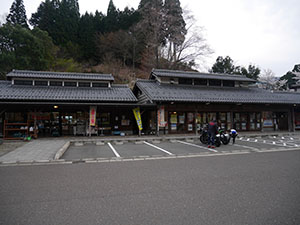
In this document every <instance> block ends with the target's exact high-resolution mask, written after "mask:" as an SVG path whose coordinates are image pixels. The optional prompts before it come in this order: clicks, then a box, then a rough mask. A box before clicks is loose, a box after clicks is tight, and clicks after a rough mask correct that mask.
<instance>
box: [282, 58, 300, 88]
mask: <svg viewBox="0 0 300 225" xmlns="http://www.w3.org/2000/svg"><path fill="white" fill-rule="evenodd" d="M299 72H300V64H296V65H295V66H294V68H293V69H292V71H288V72H287V73H286V74H285V75H283V76H282V77H280V80H287V87H289V88H290V87H291V85H293V84H295V83H296V80H295V79H294V77H295V76H296V75H295V73H299Z"/></svg>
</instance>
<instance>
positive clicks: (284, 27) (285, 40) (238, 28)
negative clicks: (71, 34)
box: [0, 0, 300, 76]
mask: <svg viewBox="0 0 300 225" xmlns="http://www.w3.org/2000/svg"><path fill="white" fill-rule="evenodd" d="M23 1H24V4H25V9H26V12H27V17H28V18H30V16H31V14H32V13H33V12H36V10H37V8H38V6H39V4H40V3H41V0H23ZM12 2H13V0H0V15H3V14H5V13H8V12H9V8H10V6H11V4H12ZM139 2H140V0H114V4H115V6H116V7H117V8H119V9H124V7H125V6H129V7H133V8H135V9H136V8H137V6H138V4H139ZM108 3H109V0H79V7H80V12H81V14H83V13H85V12H86V11H88V12H95V11H96V10H99V11H102V12H103V13H106V10H107V6H108ZM181 6H182V7H183V8H187V9H189V10H191V11H192V13H193V15H194V16H195V17H196V19H197V23H198V25H199V26H203V27H204V28H205V37H206V39H207V41H208V43H209V45H210V46H211V48H212V49H213V50H214V52H215V53H214V54H213V55H212V56H211V58H210V59H208V60H207V65H206V68H211V66H212V64H213V63H214V62H215V60H216V58H217V57H218V56H224V57H225V56H227V55H229V56H230V57H231V58H232V59H233V60H234V61H235V65H240V66H248V65H249V64H250V63H252V64H255V65H257V66H259V67H260V68H261V69H262V70H263V69H271V70H272V71H273V72H274V73H275V74H276V76H282V75H284V74H285V73H286V72H287V71H289V70H292V68H293V66H294V65H295V64H300V25H299V22H300V2H299V0H226V1H224V0H209V1H208V0H181Z"/></svg>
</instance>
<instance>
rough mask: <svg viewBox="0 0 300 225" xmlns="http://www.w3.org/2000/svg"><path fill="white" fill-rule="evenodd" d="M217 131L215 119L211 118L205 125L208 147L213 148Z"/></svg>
mask: <svg viewBox="0 0 300 225" xmlns="http://www.w3.org/2000/svg"><path fill="white" fill-rule="evenodd" d="M217 132H218V127H217V123H216V121H215V120H211V121H210V122H209V123H208V126H207V133H208V147H209V148H215V139H216V133H217Z"/></svg>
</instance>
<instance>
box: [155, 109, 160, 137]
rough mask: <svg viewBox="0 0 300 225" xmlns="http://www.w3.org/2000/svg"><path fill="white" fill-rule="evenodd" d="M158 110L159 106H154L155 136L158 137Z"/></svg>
mask: <svg viewBox="0 0 300 225" xmlns="http://www.w3.org/2000/svg"><path fill="white" fill-rule="evenodd" d="M158 108H159V106H158V105H157V106H156V112H155V114H156V136H159V122H158Z"/></svg>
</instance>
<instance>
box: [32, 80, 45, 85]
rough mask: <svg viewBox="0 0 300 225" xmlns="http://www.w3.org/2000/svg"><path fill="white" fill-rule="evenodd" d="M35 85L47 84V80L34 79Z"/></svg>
mask: <svg viewBox="0 0 300 225" xmlns="http://www.w3.org/2000/svg"><path fill="white" fill-rule="evenodd" d="M34 85H35V86H48V81H45V80H36V81H34Z"/></svg>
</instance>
